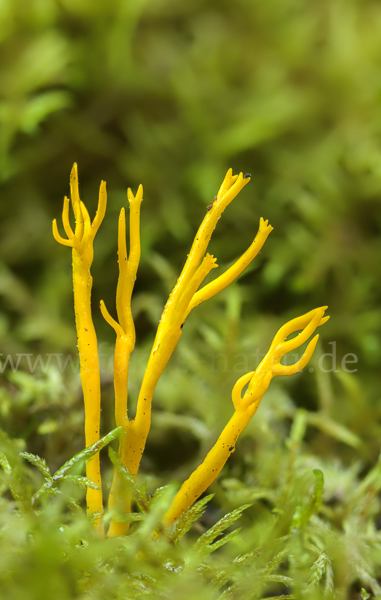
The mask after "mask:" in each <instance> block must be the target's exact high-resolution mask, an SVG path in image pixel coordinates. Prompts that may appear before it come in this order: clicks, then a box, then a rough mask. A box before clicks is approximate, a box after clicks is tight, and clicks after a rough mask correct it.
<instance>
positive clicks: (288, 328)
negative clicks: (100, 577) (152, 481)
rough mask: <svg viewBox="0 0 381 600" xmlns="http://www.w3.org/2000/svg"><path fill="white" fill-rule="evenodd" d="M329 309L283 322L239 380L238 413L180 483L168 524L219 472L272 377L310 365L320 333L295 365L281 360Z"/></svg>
mask: <svg viewBox="0 0 381 600" xmlns="http://www.w3.org/2000/svg"><path fill="white" fill-rule="evenodd" d="M326 308H327V307H326V306H323V307H321V308H315V309H314V310H312V311H311V312H309V313H307V314H305V315H303V316H301V317H298V318H296V319H293V320H292V321H289V322H288V323H286V324H285V325H283V327H281V328H280V330H279V331H278V333H277V334H276V336H275V338H274V340H273V342H272V344H271V346H270V349H269V351H268V352H267V354H266V356H265V358H264V359H263V360H262V362H261V363H260V365H259V366H258V368H257V369H256V370H255V371H252V372H250V373H246V375H244V376H243V377H241V378H240V379H238V381H237V383H236V384H235V386H234V388H233V391H232V400H233V405H234V408H235V412H234V414H233V416H232V418H231V419H230V421H229V422H228V424H227V425H226V427H225V428H224V430H223V431H222V433H221V435H220V437H219V438H218V440H217V442H216V444H215V445H214V447H213V448H212V450H211V451H210V452H209V454H207V456H206V458H205V460H204V461H203V462H202V463H201V465H200V466H199V467H198V468H197V469H196V470H195V471H194V472H193V473H192V475H191V476H190V477H189V479H187V481H185V483H183V485H182V486H181V488H180V490H179V492H178V493H177V495H176V496H175V498H174V500H173V502H172V505H171V506H170V508H169V510H168V511H167V513H166V514H165V517H164V521H165V523H166V524H167V525H171V524H172V523H174V522H175V521H177V519H179V518H180V517H181V515H182V514H183V513H184V512H185V511H186V510H187V508H189V507H190V506H192V504H194V502H196V500H197V498H199V496H200V495H201V494H202V493H203V492H204V491H205V490H206V489H207V488H208V487H209V486H210V484H211V483H212V482H213V481H214V480H215V479H216V477H217V476H218V475H219V473H220V472H221V470H222V468H223V466H224V465H225V463H226V461H227V459H228V458H229V456H230V455H231V454H232V453H233V452H234V450H235V444H236V442H237V440H238V438H239V436H240V435H241V433H242V431H243V430H244V429H245V427H246V425H247V424H248V423H249V421H250V419H251V417H252V416H253V415H254V414H255V413H256V411H257V410H258V407H259V405H260V402H261V399H262V396H263V395H264V393H265V392H266V390H267V388H268V387H269V385H270V381H271V379H272V378H273V377H275V376H276V375H293V374H294V373H298V371H301V370H302V369H304V367H305V366H306V365H307V363H308V362H309V360H310V358H311V356H312V354H313V351H314V349H315V346H316V344H317V341H318V338H319V335H316V336H315V337H314V338H313V339H312V340H311V341H310V342H309V344H308V346H307V348H306V351H305V352H304V354H303V356H302V357H301V358H300V359H299V360H298V361H297V362H296V363H294V364H293V365H290V366H286V365H282V363H281V362H280V360H281V358H282V357H283V356H284V355H285V354H286V353H287V352H290V351H291V350H295V349H296V348H299V346H301V345H302V344H303V343H304V342H306V341H307V340H308V338H309V337H310V336H311V335H312V333H313V332H314V331H315V329H316V328H317V327H319V326H320V325H323V323H326V321H328V319H329V317H324V312H325V310H326ZM299 329H302V331H301V333H300V334H299V335H298V336H296V337H294V338H293V339H291V340H288V341H286V337H287V336H288V335H290V334H291V333H293V332H294V331H298V330H299ZM246 384H249V385H248V388H247V390H246V392H245V394H244V395H243V397H242V396H241V392H242V389H243V387H244V386H245V385H246Z"/></svg>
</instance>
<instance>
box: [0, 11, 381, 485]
mask: <svg viewBox="0 0 381 600" xmlns="http://www.w3.org/2000/svg"><path fill="white" fill-rule="evenodd" d="M380 39H381V5H380V3H379V2H378V0H361V1H360V0H322V1H321V0H319V1H317V0H313V1H309V2H306V1H303V0H267V1H266V2H263V1H262V0H250V1H249V0H237V1H236V2H234V3H233V2H227V1H226V0H222V1H219V2H217V1H213V0H212V1H209V2H207V1H205V0H195V1H194V2H192V3H185V2H183V3H181V2H180V3H179V2H175V1H174V0H157V1H156V2H145V1H144V0H139V1H134V2H132V1H126V0H107V1H106V0H98V1H97V2H90V0H29V1H28V2H25V1H24V0H2V2H0V44H1V46H0V127H1V138H0V139H1V141H0V178H1V201H0V253H1V259H0V260H1V262H0V351H1V352H2V355H3V356H2V357H1V359H2V363H1V364H2V369H1V370H2V374H1V383H2V391H1V394H0V418H1V423H2V427H3V428H4V429H5V430H6V431H8V433H9V434H10V435H11V436H12V437H16V438H22V439H25V440H26V445H27V447H28V450H29V451H32V452H37V453H40V454H41V455H43V456H45V457H46V458H47V460H48V462H49V461H50V462H51V463H52V464H53V466H59V465H60V464H61V463H62V461H63V460H64V459H66V458H68V457H69V456H71V455H72V453H73V452H74V451H78V450H79V449H80V448H81V447H83V444H84V441H83V433H82V421H83V414H82V400H81V394H80V388H79V382H78V380H79V378H78V373H75V372H73V369H71V368H69V367H68V368H66V369H61V371H63V372H62V373H61V372H60V368H59V365H58V362H57V360H58V359H57V357H56V355H57V354H59V355H60V356H61V358H62V360H65V359H66V357H67V356H72V357H74V358H73V360H75V353H76V336H75V329H74V312H73V305H72V287H71V272H70V264H71V257H70V250H69V249H68V248H64V247H62V246H60V245H58V244H57V243H56V242H55V241H54V239H53V237H52V235H51V221H52V219H53V218H55V217H56V218H58V221H59V224H60V215H61V210H62V200H63V196H64V195H65V194H68V193H69V174H70V169H71V167H72V165H73V163H74V162H77V163H78V166H79V177H80V186H81V187H80V189H81V195H82V199H83V200H84V201H85V203H86V205H87V206H88V208H89V210H90V213H91V214H94V212H95V208H96V202H97V194H98V188H99V184H100V181H101V180H106V181H107V186H108V195H109V205H108V211H107V214H106V218H105V221H104V224H103V225H102V227H101V229H100V231H99V233H98V237H97V239H96V243H95V260H94V266H93V277H94V287H93V299H94V320H95V324H96V328H97V331H98V334H99V343H100V344H101V353H102V369H103V372H102V377H103V385H104V390H103V394H104V402H103V430H104V432H107V431H108V430H110V429H111V428H112V427H113V416H112V411H113V406H112V405H113V399H112V349H113V346H112V345H113V341H114V334H113V332H112V331H111V330H110V329H109V328H108V326H107V325H106V324H105V323H104V322H102V319H101V316H100V313H99V310H98V305H99V300H100V299H101V298H103V299H104V300H105V302H106V304H107V306H108V308H109V310H110V311H111V312H112V313H113V314H115V313H114V312H113V311H114V306H115V289H116V280H117V262H116V226H117V218H118V213H119V210H120V208H121V207H122V206H125V205H126V202H127V201H126V189H127V187H131V188H132V189H133V190H134V191H135V190H136V188H137V186H138V185H139V183H142V184H143V186H144V202H143V205H142V244H143V247H142V260H141V266H140V269H139V273H138V280H137V284H136V288H135V294H134V300H133V310H134V314H135V316H136V328H137V346H138V348H137V350H136V352H135V354H134V358H133V361H132V367H131V383H130V397H131V403H132V414H133V404H134V401H135V399H136V394H137V391H138V387H139V383H140V381H141V377H142V374H143V371H144V365H145V361H146V359H147V357H148V352H149V349H150V345H151V343H152V340H153V336H154V333H155V328H156V326H157V323H158V320H159V318H160V314H161V311H162V308H163V306H164V303H165V301H166V298H167V295H168V293H169V291H170V290H171V288H172V287H173V285H174V283H175V281H176V277H177V275H178V274H179V272H180V269H181V267H182V266H183V264H184V261H185V258H186V255H187V252H188V251H189V248H190V245H191V242H192V240H193V237H194V235H195V232H196V230H197V227H198V225H199V223H200V222H201V220H202V218H203V215H204V213H205V211H206V206H207V205H208V204H209V203H210V202H211V199H212V197H213V195H214V194H215V193H216V192H217V190H218V187H219V185H220V183H221V181H222V179H223V177H224V175H225V173H226V171H227V169H228V168H229V167H232V168H233V171H234V172H236V173H237V172H239V171H243V172H249V173H251V174H252V180H251V182H250V184H249V185H248V186H247V187H246V188H245V189H244V190H243V191H242V192H241V194H240V196H239V197H238V198H237V199H236V200H235V201H234V202H233V204H232V205H231V206H229V208H228V209H227V210H226V212H225V213H224V215H223V218H222V219H221V221H220V222H219V224H218V227H217V229H216V232H215V235H214V237H213V239H212V243H211V246H210V251H211V253H213V254H214V255H215V256H217V258H218V263H219V265H220V269H223V268H226V267H227V266H229V264H231V262H232V261H233V260H235V259H236V258H238V256H239V255H240V254H241V253H242V252H243V251H245V250H246V248H247V247H248V246H249V245H250V243H251V241H252V239H253V238H254V236H255V234H256V231H257V227H258V222H259V217H260V216H263V217H264V218H265V219H269V221H270V223H271V224H272V225H273V227H274V231H273V232H272V233H271V235H270V237H269V239H268V241H267V242H266V244H265V247H264V248H263V250H262V253H261V255H260V256H258V257H257V258H256V259H255V261H254V263H253V265H252V266H250V268H249V269H248V270H247V272H245V274H244V275H243V276H242V277H241V278H240V279H239V281H238V282H237V283H236V284H233V286H231V288H230V289H228V290H226V291H225V292H223V293H221V294H220V295H219V296H218V297H217V298H215V299H213V300H211V301H210V302H208V303H205V304H204V305H202V306H200V307H199V308H198V309H196V310H195V311H194V312H193V313H192V315H191V316H190V317H189V319H188V321H187V323H186V326H185V327H184V335H183V337H182V340H181V342H180V345H179V347H178V349H177V350H176V353H175V355H174V357H173V359H171V362H170V364H169V366H168V371H167V374H166V375H165V376H163V378H162V380H161V381H160V383H159V385H158V388H157V393H156V397H155V404H154V418H153V428H152V432H151V435H150V438H149V443H148V445H147V453H146V457H145V459H144V463H143V469H144V470H145V471H146V472H147V473H148V472H152V471H154V472H156V473H161V472H163V473H164V474H165V472H166V471H167V472H168V471H170V472H171V473H175V474H178V476H179V477H181V476H182V475H183V473H188V472H189V468H190V466H189V465H190V464H196V461H197V459H198V457H201V456H202V454H203V453H204V452H205V449H207V448H208V447H209V446H210V444H211V442H212V441H213V439H215V436H216V434H217V432H218V431H219V430H220V429H221V428H222V427H223V425H224V424H225V422H226V420H227V419H228V418H229V416H230V415H231V413H232V405H231V402H230V392H231V388H232V386H233V384H234V383H235V381H236V379H237V378H238V377H239V376H240V375H242V374H243V373H244V372H246V371H248V370H251V369H253V368H255V366H256V364H258V356H259V354H258V352H259V353H262V352H265V351H266V350H267V347H268V345H269V343H270V341H271V340H272V337H273V335H274V334H275V332H276V331H277V329H278V327H279V326H280V325H281V324H283V323H284V322H286V321H287V320H288V319H291V318H294V317H296V316H298V315H300V314H303V313H304V312H306V311H309V310H311V309H312V308H314V307H316V306H320V305H325V304H327V305H329V314H330V315H331V320H330V321H329V323H328V324H327V325H325V326H324V328H322V331H321V341H320V342H319V345H318V348H317V350H316V353H315V358H314V360H313V362H312V363H311V364H312V367H313V368H314V372H313V373H312V372H308V371H306V372H304V373H302V374H299V375H297V376H295V377H292V378H290V379H287V380H286V379H285V378H283V379H281V378H279V379H278V380H277V381H276V382H274V383H273V384H272V387H271V390H270V391H269V394H268V395H267V396H266V398H265V400H264V401H263V405H262V406H261V409H260V411H259V413H258V415H257V416H256V417H255V419H254V420H253V424H251V425H250V428H251V429H250V428H249V431H248V434H249V436H248V437H247V439H246V441H245V440H243V441H242V444H241V447H240V448H241V450H240V449H239V448H238V447H237V453H236V454H235V457H234V458H233V459H232V462H231V465H232V466H231V467H229V468H231V469H234V464H235V462H234V461H236V464H238V463H239V460H242V459H243V458H244V457H248V456H249V455H251V453H252V450H253V446H252V444H256V445H258V446H260V445H261V443H262V444H265V443H268V444H280V440H281V439H283V438H284V437H285V436H286V435H287V432H288V430H289V427H290V423H291V420H292V418H293V415H294V414H295V410H296V408H298V407H299V408H300V407H302V408H307V409H308V410H309V411H310V413H311V414H313V415H315V417H313V418H312V417H311V419H310V424H309V429H308V435H307V438H308V443H309V448H310V451H311V452H313V453H317V454H319V455H321V456H322V457H323V458H324V456H327V458H329V459H330V460H331V459H332V457H336V456H337V457H339V458H340V460H342V461H344V463H347V464H350V463H351V462H352V461H354V460H355V459H357V458H358V457H359V456H360V457H361V459H362V460H363V461H365V464H367V462H368V461H370V462H373V461H374V460H375V459H376V457H377V454H378V451H379V445H380V440H381V427H380V417H381V410H380V408H381V407H380V402H379V389H380V374H379V372H380V369H379V365H380V363H381V344H380V328H381V307H380V292H381V283H380V276H379V273H380V268H379V261H380V254H381V240H380V230H381V154H380V135H381V110H380V108H381V106H380V105H381V44H380ZM60 230H61V232H62V227H61V229H60ZM220 272H221V271H220ZM217 273H218V272H217V271H215V272H213V276H214V275H215V274H217ZM333 351H334V353H335V355H336V361H337V362H336V367H337V368H336V367H335V368H334V369H332V368H331V367H334V366H335V365H333V364H332V360H330V357H326V358H325V359H324V360H325V362H324V363H323V362H321V363H320V366H322V365H323V366H324V368H323V369H321V368H319V357H320V356H321V355H322V354H323V353H328V352H331V353H332V352H333ZM348 353H351V354H354V355H355V356H356V358H357V360H358V362H356V363H353V364H350V365H349V369H351V370H355V371H356V372H354V373H348V372H347V371H346V370H345V369H342V368H341V365H342V363H341V361H342V359H343V357H344V356H345V355H346V354H348ZM25 354H30V355H31V356H30V361H32V362H31V363H29V365H28V360H29V359H28V358H27V357H26V356H25ZM49 354H50V355H53V356H51V359H48V355H49ZM21 355H23V356H21ZM38 355H40V356H41V360H42V363H39V364H37V365H36V363H35V361H36V359H37V357H38ZM8 356H11V357H13V358H12V359H13V361H14V363H15V362H17V360H19V361H20V362H19V367H20V368H17V369H16V368H15V369H14V372H12V369H11V368H10V364H9V362H8V364H7V366H5V363H4V360H5V357H8ZM20 356H21V358H20ZM18 357H19V358H18ZM48 360H50V365H49V368H47V361H48ZM30 364H32V369H31V368H30ZM34 367H36V368H34ZM31 370H32V371H35V372H34V374H32V375H31V374H30V371H31ZM74 371H75V369H74ZM327 371H329V372H327ZM331 371H334V372H331ZM340 427H341V428H340ZM330 428H331V429H330ZM351 435H353V436H354V437H351ZM252 440H256V441H255V442H253V441H252ZM184 463H185V466H184ZM237 468H238V467H237ZM182 469H184V471H182Z"/></svg>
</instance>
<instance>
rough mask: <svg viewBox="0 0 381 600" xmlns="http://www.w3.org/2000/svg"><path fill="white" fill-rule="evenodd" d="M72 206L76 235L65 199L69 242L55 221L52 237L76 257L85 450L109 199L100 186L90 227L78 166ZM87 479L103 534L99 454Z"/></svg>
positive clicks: (96, 416)
mask: <svg viewBox="0 0 381 600" xmlns="http://www.w3.org/2000/svg"><path fill="white" fill-rule="evenodd" d="M70 188H71V202H72V207H73V212H74V216H75V220H76V226H75V231H74V232H73V230H72V228H71V226H70V222H69V200H68V199H67V198H65V200H64V208H63V213H62V221H63V226H64V230H65V233H66V235H67V236H68V239H67V240H66V239H64V238H62V237H61V236H60V234H59V233H58V228H57V223H56V221H55V220H54V221H53V235H54V237H55V239H56V240H57V241H58V242H59V243H60V244H63V245H65V246H71V247H72V249H73V250H72V254H73V288H74V310H75V322H76V329H77V338H78V352H79V360H80V377H81V384H82V390H83V399H84V405H85V441H86V447H87V446H90V445H91V444H93V443H95V442H97V441H98V440H99V437H100V431H99V430H100V410H101V409H100V373H99V356H98V344H97V336H96V333H95V329H94V324H93V320H92V316H91V289H92V282H93V280H92V277H91V273H90V267H91V264H92V262H93V256H94V250H93V241H94V237H95V234H96V232H97V230H98V228H99V226H100V224H101V222H102V220H103V217H104V214H105V210H106V204H107V196H106V184H105V183H104V182H102V183H101V186H100V191H99V202H98V210H97V213H96V216H95V218H94V220H93V222H92V223H91V221H90V217H89V214H88V212H87V209H86V207H85V205H84V204H83V202H81V201H80V198H79V191H78V172H77V165H74V167H73V169H72V172H71V176H70ZM86 476H87V477H88V478H89V479H91V480H92V481H94V482H95V483H96V484H97V486H98V489H97V490H93V489H91V488H88V489H87V493H86V502H87V512H88V514H89V515H90V516H92V515H95V518H94V524H95V527H96V528H97V530H98V531H99V532H100V533H101V534H103V524H102V521H101V516H102V513H103V499H102V481H101V473H100V461H99V454H96V455H95V456H94V457H93V458H91V459H90V460H88V461H87V464H86Z"/></svg>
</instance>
